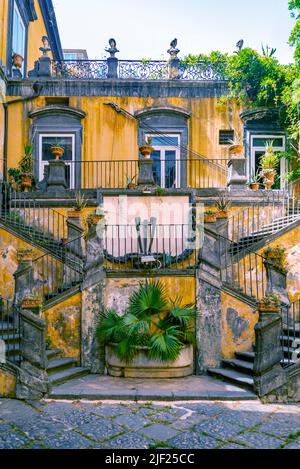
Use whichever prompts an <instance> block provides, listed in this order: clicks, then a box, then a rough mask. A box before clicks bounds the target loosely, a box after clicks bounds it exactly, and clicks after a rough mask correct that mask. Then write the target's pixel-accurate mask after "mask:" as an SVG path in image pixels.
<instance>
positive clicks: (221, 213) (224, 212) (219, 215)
mask: <svg viewBox="0 0 300 469" xmlns="http://www.w3.org/2000/svg"><path fill="white" fill-rule="evenodd" d="M216 218H219V219H220V218H222V219H223V218H228V210H220V211H219V212H218V213H217V215H216Z"/></svg>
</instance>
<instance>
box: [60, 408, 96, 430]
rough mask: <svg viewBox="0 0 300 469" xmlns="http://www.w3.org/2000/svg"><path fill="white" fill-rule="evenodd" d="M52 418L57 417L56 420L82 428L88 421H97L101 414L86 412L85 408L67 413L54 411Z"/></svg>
mask: <svg viewBox="0 0 300 469" xmlns="http://www.w3.org/2000/svg"><path fill="white" fill-rule="evenodd" d="M52 418H55V420H59V421H61V422H64V423H65V424H67V425H69V426H71V427H76V428H80V427H81V426H82V425H85V424H88V423H97V422H98V420H99V418H100V416H99V415H95V414H93V413H90V412H86V411H85V410H81V409H72V410H71V411H69V412H67V413H63V412H60V413H58V414H55V413H52Z"/></svg>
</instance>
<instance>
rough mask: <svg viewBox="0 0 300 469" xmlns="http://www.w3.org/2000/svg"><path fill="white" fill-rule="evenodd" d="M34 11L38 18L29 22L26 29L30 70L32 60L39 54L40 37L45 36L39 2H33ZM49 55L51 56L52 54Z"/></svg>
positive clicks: (32, 64) (30, 68)
mask: <svg viewBox="0 0 300 469" xmlns="http://www.w3.org/2000/svg"><path fill="white" fill-rule="evenodd" d="M34 6H35V11H36V14H37V17H38V19H37V20H36V21H34V22H30V23H29V29H28V49H27V70H28V71H29V70H32V69H33V67H34V62H35V60H37V59H38V58H39V57H40V56H41V51H40V50H39V48H40V47H41V46H42V37H43V36H47V30H46V27H45V23H44V19H43V15H42V12H41V9H40V5H39V2H38V1H37V0H35V2H34ZM49 56H50V57H51V58H52V54H51V53H50V54H49Z"/></svg>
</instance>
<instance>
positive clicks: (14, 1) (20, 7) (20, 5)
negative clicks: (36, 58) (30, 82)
mask: <svg viewBox="0 0 300 469" xmlns="http://www.w3.org/2000/svg"><path fill="white" fill-rule="evenodd" d="M8 5H9V6H8V8H9V9H8V28H7V54H6V68H7V71H8V76H13V70H14V68H13V53H14V51H13V29H14V12H15V9H16V10H17V11H18V14H19V17H20V19H21V21H22V23H23V26H24V28H25V30H24V32H25V34H24V54H23V59H24V61H23V66H22V68H21V69H20V72H21V74H22V78H25V77H26V73H27V48H28V25H29V21H30V20H29V17H28V14H27V11H26V7H25V5H24V2H23V1H20V0H9V4H8Z"/></svg>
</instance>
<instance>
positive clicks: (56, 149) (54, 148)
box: [50, 142, 65, 160]
mask: <svg viewBox="0 0 300 469" xmlns="http://www.w3.org/2000/svg"><path fill="white" fill-rule="evenodd" d="M50 152H51V154H52V155H53V156H54V158H55V159H56V160H59V159H60V158H61V157H62V156H63V154H64V152H65V149H64V147H62V146H61V145H60V144H59V143H58V142H56V143H53V145H51V146H50Z"/></svg>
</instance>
